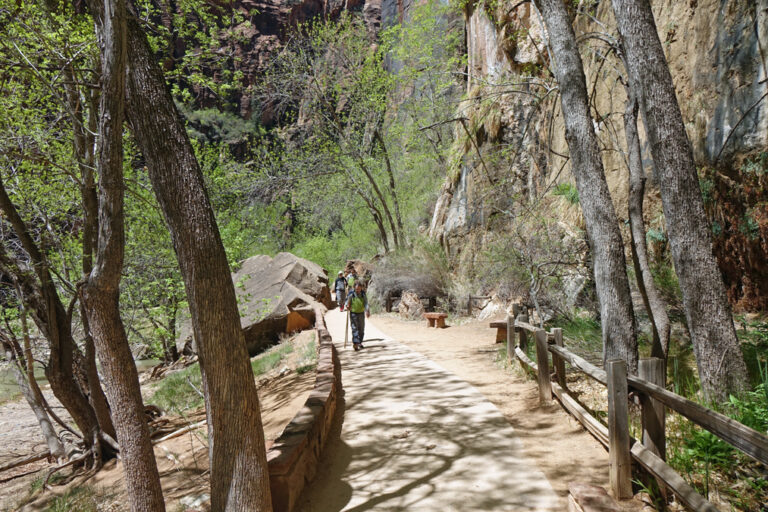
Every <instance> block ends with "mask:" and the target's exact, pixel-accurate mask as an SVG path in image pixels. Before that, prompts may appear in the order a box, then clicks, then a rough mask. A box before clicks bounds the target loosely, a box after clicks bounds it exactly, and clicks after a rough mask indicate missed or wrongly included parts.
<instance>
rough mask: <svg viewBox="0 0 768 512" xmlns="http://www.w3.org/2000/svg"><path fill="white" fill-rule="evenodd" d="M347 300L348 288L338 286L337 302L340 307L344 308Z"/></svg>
mask: <svg viewBox="0 0 768 512" xmlns="http://www.w3.org/2000/svg"><path fill="white" fill-rule="evenodd" d="M346 300H347V290H345V289H344V288H336V303H337V304H338V305H339V308H340V309H344V302H345V301H346Z"/></svg>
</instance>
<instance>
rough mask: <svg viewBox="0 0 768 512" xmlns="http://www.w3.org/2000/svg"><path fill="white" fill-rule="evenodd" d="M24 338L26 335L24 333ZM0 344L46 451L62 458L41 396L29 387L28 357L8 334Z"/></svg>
mask: <svg viewBox="0 0 768 512" xmlns="http://www.w3.org/2000/svg"><path fill="white" fill-rule="evenodd" d="M21 314H22V315H24V312H23V311H22V313H21ZM22 321H24V320H22ZM24 336H26V333H24ZM0 343H1V344H2V346H3V348H4V351H5V357H6V359H8V360H9V361H11V366H12V367H13V368H12V369H13V374H14V377H15V378H16V384H18V386H19V389H20V390H21V394H22V395H24V399H25V400H26V401H27V404H29V407H30V409H32V412H33V413H34V415H35V418H36V419H37V424H38V425H40V430H41V432H42V434H43V437H44V438H45V442H46V444H47V445H48V451H49V452H50V453H51V455H52V456H53V457H55V458H56V459H62V458H64V457H65V455H66V452H65V450H64V444H63V443H62V442H61V439H59V436H58V434H57V433H56V429H54V428H53V424H52V423H51V419H50V418H49V417H48V413H47V412H46V410H45V406H44V405H43V401H42V399H41V396H39V395H37V394H36V393H35V391H34V388H33V387H32V385H30V381H31V380H32V379H34V375H33V376H32V377H30V376H29V373H28V371H29V368H33V369H34V366H32V367H30V366H29V365H28V364H27V362H28V357H29V355H28V354H22V350H21V347H20V346H19V344H18V342H17V341H16V340H13V339H11V335H10V334H8V335H6V334H5V333H0Z"/></svg>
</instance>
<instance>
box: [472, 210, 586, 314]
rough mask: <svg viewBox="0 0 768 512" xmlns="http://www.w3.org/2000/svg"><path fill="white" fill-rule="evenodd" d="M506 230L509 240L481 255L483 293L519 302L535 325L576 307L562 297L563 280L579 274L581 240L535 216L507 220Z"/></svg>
mask: <svg viewBox="0 0 768 512" xmlns="http://www.w3.org/2000/svg"><path fill="white" fill-rule="evenodd" d="M508 229H509V235H508V236H507V237H504V238H501V239H500V240H498V241H497V242H496V243H494V244H491V245H490V249H489V250H488V251H487V252H486V254H485V260H484V262H483V264H482V265H481V267H480V279H479V281H480V283H482V288H483V289H496V290H498V291H497V293H499V295H500V296H519V297H523V298H524V301H525V302H527V303H529V304H530V305H531V306H532V307H533V308H535V310H536V311H537V313H538V316H539V319H540V321H545V320H546V317H547V316H551V315H552V313H554V314H559V315H567V314H568V313H569V312H570V310H571V309H572V308H573V307H574V306H575V304H574V303H573V302H569V301H571V300H572V299H569V298H568V297H567V294H566V293H565V287H566V281H567V280H568V279H570V278H572V277H577V276H579V275H580V274H583V273H584V270H583V268H582V267H583V265H582V261H581V258H582V257H583V254H585V252H586V247H585V243H584V240H583V237H582V236H581V235H580V234H574V233H571V232H569V231H568V230H567V229H566V228H565V227H564V226H563V225H562V224H561V223H559V222H557V221H556V220H555V219H552V218H549V217H547V216H545V215H539V214H536V213H534V212H526V213H524V214H522V215H520V216H518V217H516V218H513V219H511V222H510V225H509V228H508ZM545 310H547V312H546V313H545Z"/></svg>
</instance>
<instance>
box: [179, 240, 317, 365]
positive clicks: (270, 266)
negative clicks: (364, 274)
mask: <svg viewBox="0 0 768 512" xmlns="http://www.w3.org/2000/svg"><path fill="white" fill-rule="evenodd" d="M232 281H233V282H234V284H235V292H236V293H237V302H238V306H239V309H240V323H241V326H242V328H243V334H245V342H246V344H247V345H248V352H249V353H250V354H251V355H254V354H257V353H259V352H261V351H262V350H264V348H266V347H268V346H269V345H271V344H272V343H274V342H276V341H277V340H278V338H279V336H280V335H281V334H283V333H290V332H295V331H300V330H303V329H309V328H311V327H312V326H313V325H314V322H315V311H316V310H318V308H319V310H320V311H322V312H324V311H325V310H326V309H327V308H329V307H331V304H332V303H331V293H330V290H329V289H328V275H327V274H326V271H325V269H323V268H322V267H320V266H319V265H317V264H315V263H312V262H311V261H308V260H305V259H302V258H299V257H297V256H294V255H293V254H290V253H287V252H282V253H280V254H278V255H277V256H275V257H274V258H270V257H269V256H265V255H259V256H253V257H251V258H248V259H247V260H245V261H243V262H242V265H241V267H240V270H238V271H237V272H236V273H234V274H232ZM191 335H192V326H191V321H187V322H186V323H185V324H184V325H183V326H182V328H181V336H180V337H179V341H178V342H177V345H179V346H180V347H183V346H184V343H185V341H186V340H188V339H189V338H190V336H191Z"/></svg>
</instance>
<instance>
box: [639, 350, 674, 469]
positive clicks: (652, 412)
mask: <svg viewBox="0 0 768 512" xmlns="http://www.w3.org/2000/svg"><path fill="white" fill-rule="evenodd" d="M637 371H638V374H639V377H640V378H641V379H643V380H647V381H648V382H650V383H652V384H656V385H657V386H661V387H662V388H663V387H665V386H666V378H665V375H664V360H663V359H659V358H658V357H651V358H650V359H641V360H640V362H639V365H638V367H637ZM640 406H641V407H642V418H643V446H645V447H646V448H648V449H649V450H651V451H652V452H653V453H655V454H656V455H658V456H659V457H661V460H667V440H666V437H665V432H664V429H665V424H666V409H665V408H664V404H662V403H661V402H659V401H658V400H655V399H653V398H652V397H650V396H648V395H646V394H645V393H641V394H640Z"/></svg>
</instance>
